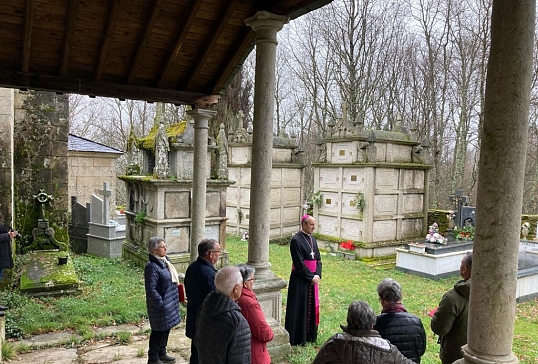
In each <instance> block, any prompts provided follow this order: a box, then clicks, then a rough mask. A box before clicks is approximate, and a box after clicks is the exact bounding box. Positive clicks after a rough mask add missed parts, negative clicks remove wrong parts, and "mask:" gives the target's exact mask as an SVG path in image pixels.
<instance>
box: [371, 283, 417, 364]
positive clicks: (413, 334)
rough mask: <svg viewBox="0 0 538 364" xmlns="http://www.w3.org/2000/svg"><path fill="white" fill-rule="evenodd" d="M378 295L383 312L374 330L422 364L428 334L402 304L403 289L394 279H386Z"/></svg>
mask: <svg viewBox="0 0 538 364" xmlns="http://www.w3.org/2000/svg"><path fill="white" fill-rule="evenodd" d="M377 294H378V295H379V302H380V303H381V306H383V310H382V311H381V314H380V315H379V316H377V320H376V324H375V325H374V330H376V331H378V332H379V335H381V337H382V338H383V339H387V340H389V341H390V343H391V344H393V345H395V346H396V347H397V348H398V350H400V352H401V353H402V354H403V355H405V356H406V357H407V358H409V359H411V360H413V361H414V362H415V363H420V357H421V356H422V355H424V352H425V351H426V332H425V331H424V326H423V325H422V321H421V320H420V318H419V317H417V316H415V315H412V314H410V313H408V312H407V310H406V309H405V307H404V305H403V304H402V287H401V286H400V284H399V283H398V282H396V281H395V280H394V279H392V278H385V279H383V280H382V281H381V283H379V284H378V285H377Z"/></svg>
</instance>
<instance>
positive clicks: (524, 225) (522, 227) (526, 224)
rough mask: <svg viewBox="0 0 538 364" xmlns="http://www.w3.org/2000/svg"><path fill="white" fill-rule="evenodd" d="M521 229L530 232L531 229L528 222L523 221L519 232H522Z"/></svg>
mask: <svg viewBox="0 0 538 364" xmlns="http://www.w3.org/2000/svg"><path fill="white" fill-rule="evenodd" d="M523 229H527V230H530V229H531V223H530V222H528V221H525V222H524V223H523V224H521V230H523Z"/></svg>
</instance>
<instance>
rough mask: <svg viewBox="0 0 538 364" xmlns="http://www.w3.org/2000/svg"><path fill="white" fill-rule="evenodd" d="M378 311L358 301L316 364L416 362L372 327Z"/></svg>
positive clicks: (324, 346) (400, 363)
mask: <svg viewBox="0 0 538 364" xmlns="http://www.w3.org/2000/svg"><path fill="white" fill-rule="evenodd" d="M374 324H375V314H374V311H373V310H372V308H371V307H370V306H369V305H368V303H367V302H364V301H354V302H352V303H351V304H350V305H349V308H348V310H347V326H343V325H340V326H341V328H342V330H343V331H344V332H343V333H338V334H336V335H333V336H332V337H331V338H329V340H327V341H326V342H325V344H323V346H322V347H321V349H320V350H319V352H318V355H316V358H315V359H314V361H313V362H312V364H329V363H330V364H355V363H361V364H414V362H413V361H412V360H410V359H407V358H406V357H405V356H403V355H402V353H400V351H398V348H397V347H396V346H394V345H392V344H391V343H390V342H389V341H388V340H385V339H383V338H382V337H381V336H379V333H378V332H377V331H375V330H372V327H373V325H374Z"/></svg>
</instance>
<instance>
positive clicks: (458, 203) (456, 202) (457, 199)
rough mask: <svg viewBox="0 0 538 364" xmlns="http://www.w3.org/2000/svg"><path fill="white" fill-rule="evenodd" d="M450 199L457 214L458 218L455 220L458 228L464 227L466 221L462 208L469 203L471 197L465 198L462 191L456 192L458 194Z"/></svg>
mask: <svg viewBox="0 0 538 364" xmlns="http://www.w3.org/2000/svg"><path fill="white" fill-rule="evenodd" d="M448 198H449V200H450V202H451V203H452V205H453V208H454V212H455V213H456V218H455V219H454V220H455V223H456V226H458V227H463V226H464V224H463V222H464V219H463V215H462V208H463V207H464V205H465V204H467V203H469V196H464V195H463V191H462V190H456V192H455V193H454V194H453V195H450V196H449V197H448ZM468 217H469V216H468ZM473 221H474V218H473Z"/></svg>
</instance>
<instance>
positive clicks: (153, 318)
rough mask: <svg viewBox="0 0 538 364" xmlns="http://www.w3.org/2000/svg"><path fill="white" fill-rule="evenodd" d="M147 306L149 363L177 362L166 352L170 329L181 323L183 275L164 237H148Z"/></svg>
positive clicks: (145, 270)
mask: <svg viewBox="0 0 538 364" xmlns="http://www.w3.org/2000/svg"><path fill="white" fill-rule="evenodd" d="M144 281H145V287H146V307H147V309H148V318H149V324H150V326H151V334H150V336H149V350H148V364H162V363H175V362H176V359H175V358H173V357H171V356H168V355H167V354H166V345H167V344H168V336H169V334H170V330H171V329H172V328H173V327H174V326H176V325H178V324H179V322H180V321H181V318H180V316H179V295H178V289H177V287H178V284H179V277H178V273H177V271H176V268H174V266H173V265H172V263H170V260H169V259H168V257H167V256H166V243H165V241H164V239H163V238H159V237H152V238H150V239H149V241H148V262H147V263H146V267H145V269H144Z"/></svg>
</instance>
